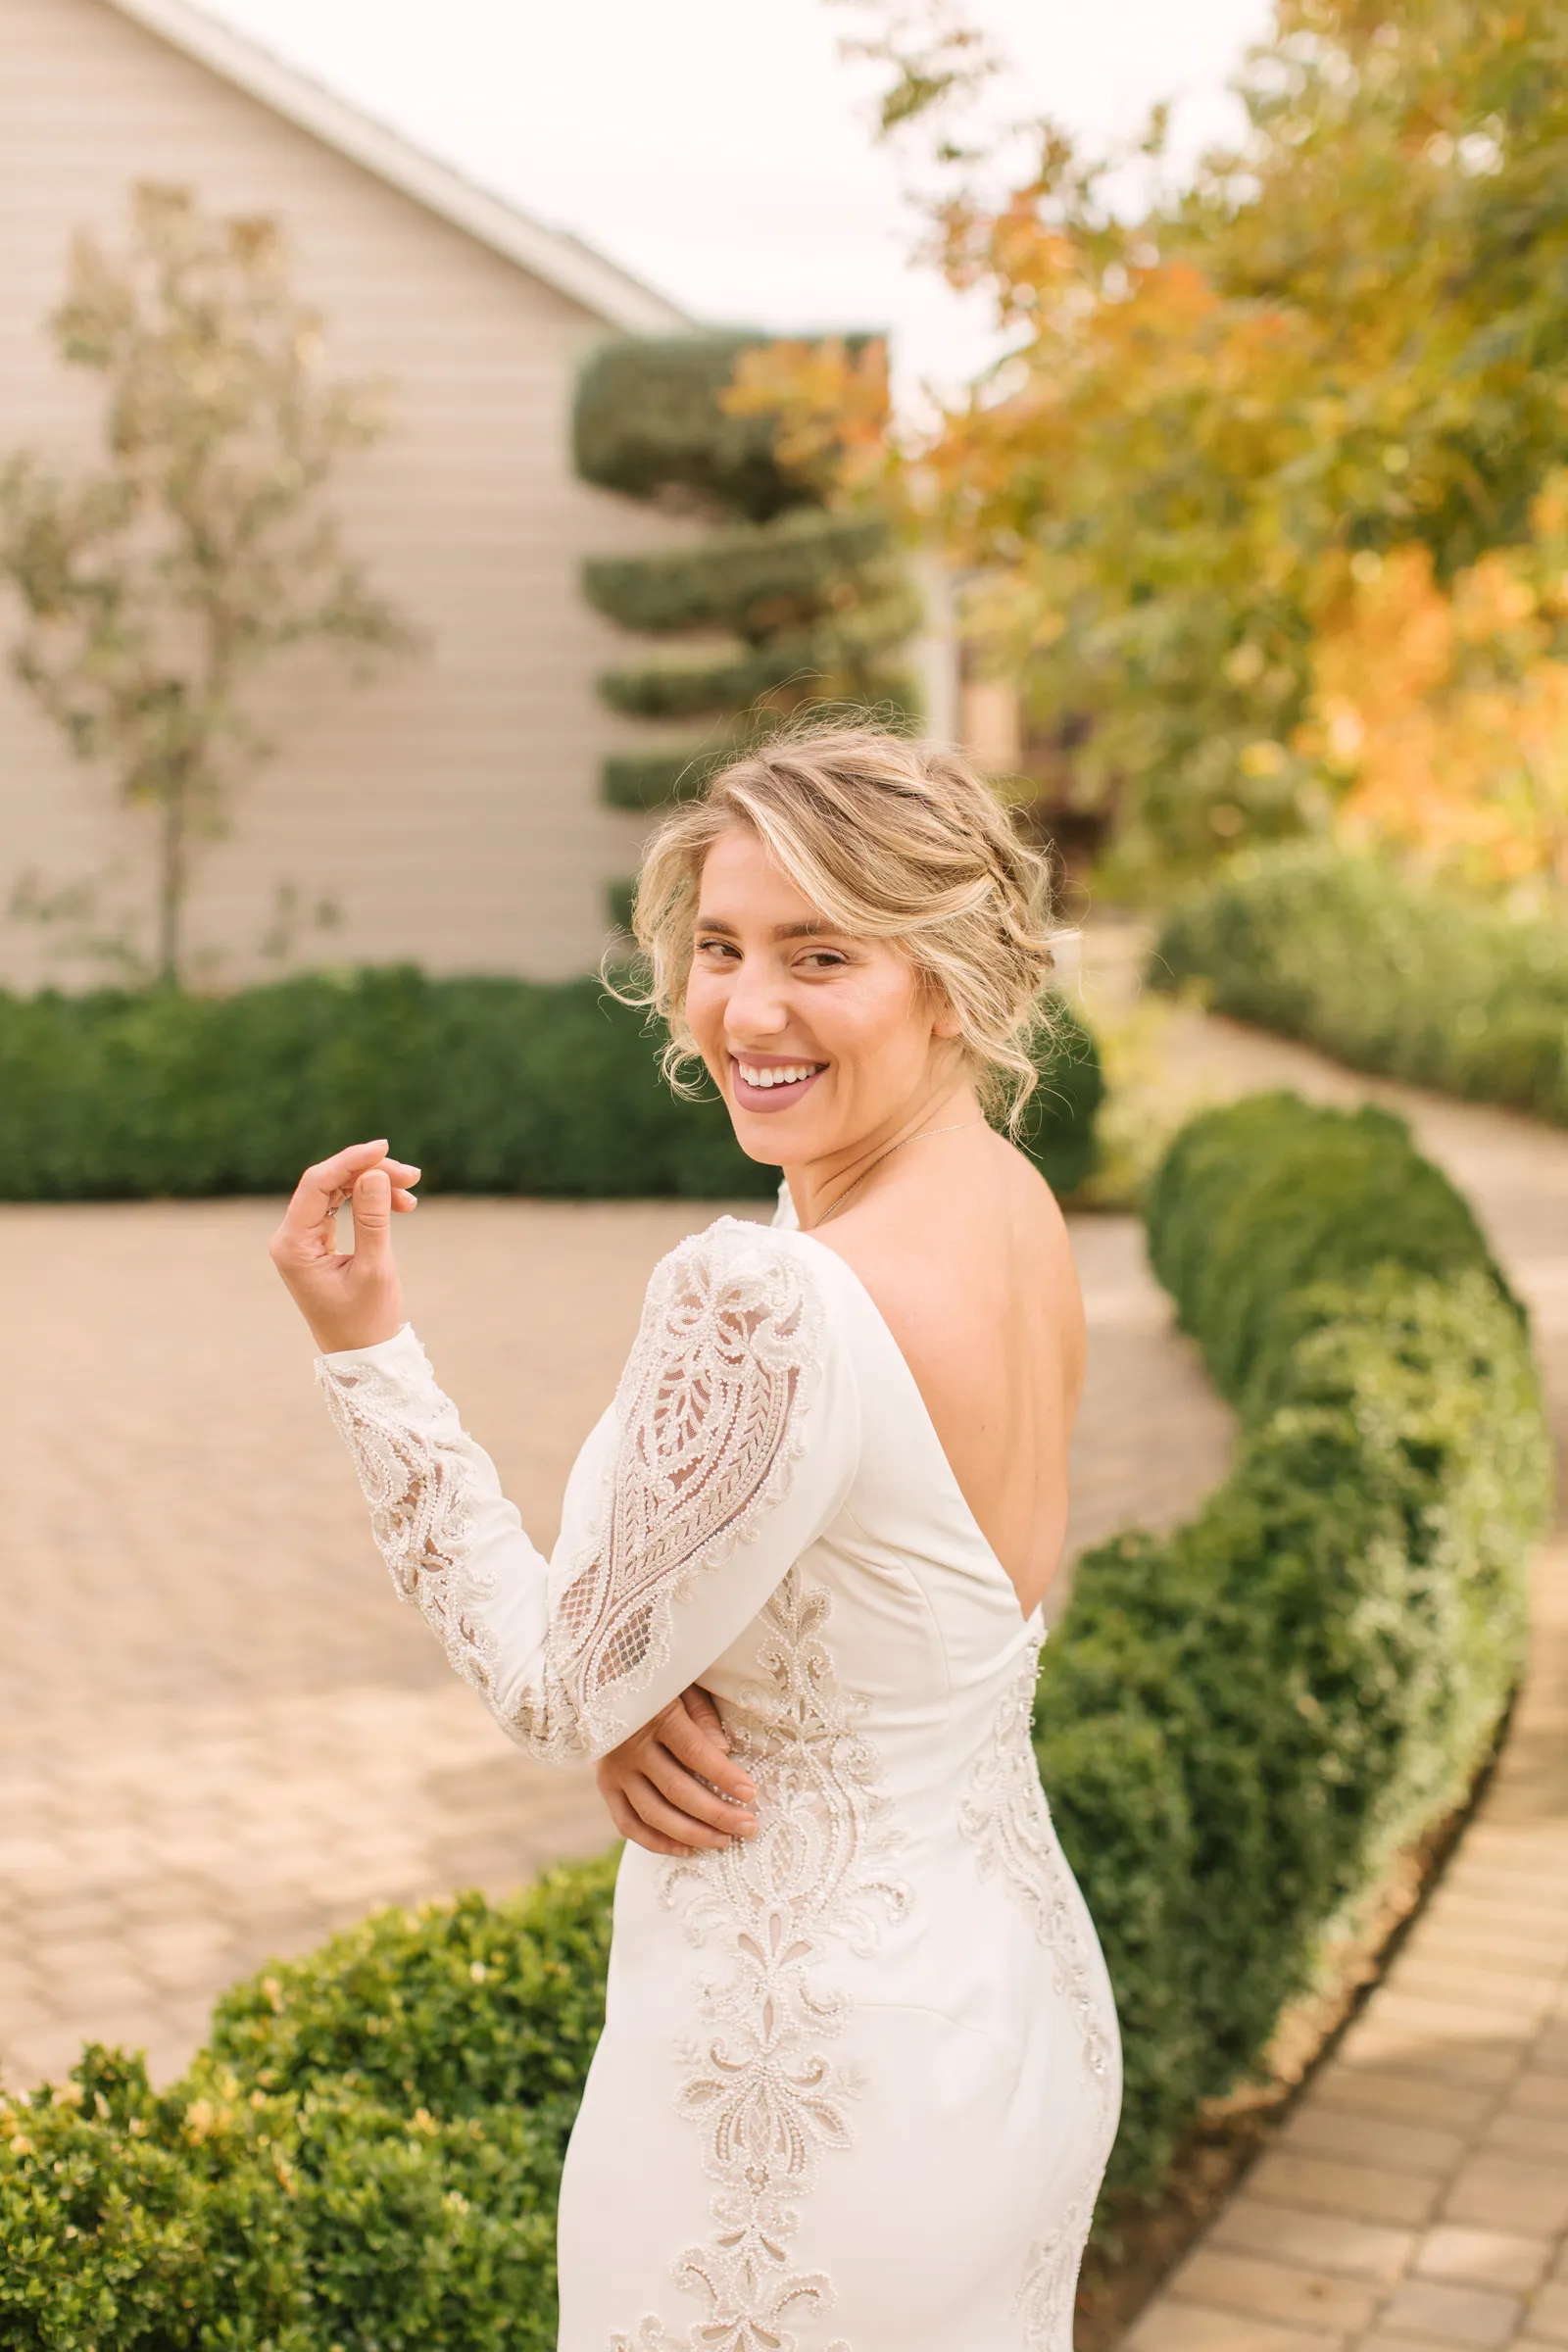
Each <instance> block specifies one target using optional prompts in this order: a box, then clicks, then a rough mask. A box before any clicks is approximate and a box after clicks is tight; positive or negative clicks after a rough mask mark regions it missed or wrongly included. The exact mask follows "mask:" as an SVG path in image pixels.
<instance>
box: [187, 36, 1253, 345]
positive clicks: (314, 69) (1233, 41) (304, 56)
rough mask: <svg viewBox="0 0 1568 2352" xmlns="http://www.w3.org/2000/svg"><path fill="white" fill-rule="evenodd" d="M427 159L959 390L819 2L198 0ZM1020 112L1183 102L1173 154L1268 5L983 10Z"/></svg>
mask: <svg viewBox="0 0 1568 2352" xmlns="http://www.w3.org/2000/svg"><path fill="white" fill-rule="evenodd" d="M203 4H204V5H206V6H207V7H208V8H209V9H210V10H211V12H212V13H213V14H214V15H219V16H222V17H224V18H226V19H227V20H228V21H229V22H231V23H232V24H234V25H237V26H239V28H240V29H241V30H243V31H246V32H248V33H250V34H251V35H252V36H253V37H254V38H256V39H258V40H261V41H264V42H266V43H267V44H268V45H269V46H270V47H271V48H273V49H276V50H278V51H279V52H280V53H282V54H283V55H284V56H286V57H288V58H290V59H291V60H293V61H294V62H295V63H296V64H298V65H301V66H304V67H305V68H306V69H307V70H308V71H309V72H311V73H314V74H315V75H316V76H317V77H318V78H319V79H320V80H322V81H325V82H328V83H330V84H332V85H333V86H334V87H336V88H338V89H340V90H341V91H343V92H344V93H345V94H346V95H347V96H348V97H350V98H352V99H353V100H354V101H355V102H356V103H357V104H359V105H361V106H363V107H365V108H366V109H367V110H368V111H369V112H371V113H373V114H376V115H379V116H381V117H382V118H383V119H384V120H385V121H387V122H390V123H395V124H396V125H397V126H398V127H399V128H400V129H402V130H404V131H405V132H406V133H408V134H409V135H411V136H412V137H413V138H415V139H416V140H417V141H418V143H419V144H420V145H422V146H424V147H427V148H429V149H430V150H432V151H433V152H434V153H436V154H438V155H440V156H442V157H444V158H445V159H446V160H448V161H449V162H452V163H455V164H456V165H458V166H459V167H460V168H461V169H462V170H464V171H465V172H467V173H469V174H470V175H471V176H472V177H475V178H478V179H481V180H485V181H487V182H489V183H490V184H491V185H492V186H494V187H496V188H498V189H500V190H501V191H502V192H503V193H505V194H507V195H510V196H512V197H514V198H515V200H516V201H518V202H519V203H521V204H523V205H525V206H526V207H527V208H528V209H529V210H530V211H531V212H533V213H535V214H536V215H538V216H539V217H540V218H541V219H544V220H547V221H555V222H558V223H560V224H562V225H564V226H565V227H569V228H572V229H574V230H575V231H576V232H577V233H578V235H579V236H583V237H586V238H587V239H588V240H589V241H590V242H591V243H593V244H595V245H598V246H599V247H600V248H601V249H602V250H603V251H604V252H606V253H608V254H610V255H613V257H614V259H615V260H617V261H619V262H621V263H623V264H624V265H625V266H626V267H627V268H629V269H631V270H634V271H636V272H637V273H638V274H639V275H641V276H643V277H645V278H647V279H648V280H649V281H650V282H651V283H653V284H655V285H657V286H659V287H661V288H662V290H663V291H665V292H666V293H668V294H670V295H672V296H673V297H674V299H675V300H676V301H677V302H679V303H681V304H683V305H684V306H685V307H687V308H688V309H690V310H691V311H692V312H693V313H694V314H695V315H697V316H698V317H701V318H704V319H715V320H733V321H740V322H745V323H748V324H759V325H766V326H776V327H784V328H796V327H809V326H819V325H869V326H887V327H891V328H892V329H893V330H894V333H895V336H896V338H897V341H898V345H899V350H900V359H901V369H900V372H901V376H902V378H903V380H904V382H905V383H906V384H910V383H912V382H913V381H915V380H917V379H919V378H921V377H925V376H935V377H938V378H940V379H949V380H951V379H952V378H953V377H955V376H956V374H958V373H959V372H961V370H962V368H963V367H964V365H965V363H966V362H968V361H970V360H972V359H973V358H974V357H975V356H977V353H978V349H979V341H978V336H979V327H978V321H976V320H974V319H966V318H965V317H964V316H963V315H962V313H961V312H960V310H959V309H958V306H956V304H955V303H954V302H953V301H952V298H951V297H949V296H947V295H946V294H945V293H944V292H943V291H942V290H941V289H940V288H939V287H937V286H936V285H935V284H934V283H933V282H932V280H931V277H930V274H929V272H925V271H922V270H916V269H913V268H911V267H910V265H909V262H908V259H907V255H908V247H909V242H910V238H909V222H908V219H907V215H906V214H905V212H904V211H903V210H902V208H901V205H900V201H899V196H898V189H897V175H896V171H895V168H894V166H893V164H892V162H891V160H890V159H889V158H888V157H887V156H886V155H885V154H882V153H880V152H879V151H878V150H877V149H876V148H875V147H874V145H873V143H872V140H871V136H870V131H869V128H868V126H867V121H866V96H867V89H868V84H867V80H866V76H865V71H864V69H863V68H862V69H860V70H859V71H858V72H857V71H856V70H855V69H853V68H851V67H849V66H847V65H846V64H845V63H844V62H843V61H842V60H841V58H840V56H839V54H838V44H839V42H840V40H841V39H842V38H843V37H844V35H845V33H846V32H847V31H848V30H850V29H852V28H853V13H852V12H849V11H846V10H845V9H842V8H836V7H834V6H832V5H830V0H203ZM971 14H972V16H973V17H974V19H975V20H976V21H979V22H982V23H984V24H985V25H987V26H989V27H990V28H991V30H992V31H993V33H994V35H995V36H996V38H997V39H998V41H999V42H1000V43H1001V45H1002V46H1003V47H1004V48H1005V51H1006V52H1007V54H1008V56H1009V57H1010V58H1011V59H1012V61H1013V63H1014V68H1015V78H1014V81H1013V86H1012V89H1011V90H1010V92H1009V97H1010V98H1012V99H1013V100H1014V101H1015V105H1016V111H1017V112H1018V113H1019V114H1023V113H1029V112H1038V111H1042V110H1047V111H1050V112H1052V113H1054V115H1056V116H1057V117H1058V118H1060V119H1061V120H1063V121H1064V122H1066V123H1068V124H1069V125H1071V126H1072V127H1074V128H1076V129H1079V130H1081V131H1083V132H1086V133H1087V134H1088V135H1089V136H1090V137H1091V138H1095V139H1101V138H1114V137H1115V136H1116V135H1117V134H1118V133H1122V132H1125V131H1128V130H1130V129H1133V128H1136V126H1137V125H1138V124H1139V123H1140V122H1141V121H1142V119H1143V117H1144V115H1145V113H1146V111H1147V109H1148V107H1149V106H1150V105H1151V103H1152V101H1154V100H1155V99H1158V98H1163V97H1174V98H1176V99H1177V100H1178V101H1179V106H1178V112H1177V118H1176V121H1177V128H1178V140H1179V143H1180V145H1181V146H1182V147H1183V148H1184V149H1186V150H1189V151H1190V150H1192V149H1194V148H1196V147H1199V146H1201V145H1202V144H1204V143H1205V142H1206V140H1207V139H1209V138H1211V137H1214V136H1217V135H1223V134H1224V133H1225V132H1226V130H1227V129H1229V128H1231V127H1234V123H1235V120H1236V118H1235V115H1234V112H1233V111H1232V107H1231V103H1230V102H1229V101H1228V100H1227V99H1226V97H1225V95H1224V85H1225V82H1226V80H1227V78H1228V77H1229V75H1230V74H1231V73H1232V72H1233V71H1234V69H1235V66H1236V64H1237V62H1238V60H1239V58H1240V56H1241V52H1242V50H1243V48H1244V46H1245V45H1246V43H1247V42H1248V41H1250V40H1252V39H1255V38H1257V37H1258V36H1259V35H1260V34H1261V32H1262V31H1263V29H1264V27H1265V25H1266V22H1267V19H1268V16H1269V14H1270V10H1269V6H1268V0H974V5H973V7H972V10H971Z"/></svg>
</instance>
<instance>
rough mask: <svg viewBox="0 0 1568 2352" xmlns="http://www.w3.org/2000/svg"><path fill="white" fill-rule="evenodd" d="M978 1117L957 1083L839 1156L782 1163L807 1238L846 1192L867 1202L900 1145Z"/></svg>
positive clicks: (973, 1101)
mask: <svg viewBox="0 0 1568 2352" xmlns="http://www.w3.org/2000/svg"><path fill="white" fill-rule="evenodd" d="M983 1117H984V1113H983V1112H982V1110H981V1108H980V1103H979V1101H978V1098H977V1097H976V1095H975V1091H974V1088H973V1087H972V1086H971V1085H970V1084H969V1083H968V1082H967V1080H960V1081H959V1082H958V1084H956V1085H952V1086H948V1087H944V1088H940V1089H934V1090H933V1091H932V1092H931V1094H930V1095H929V1096H927V1097H924V1098H923V1099H921V1100H920V1101H919V1102H917V1103H909V1104H907V1105H906V1107H905V1109H904V1110H903V1111H902V1112H900V1113H899V1114H898V1115H896V1116H895V1117H893V1118H890V1119H887V1120H884V1121H883V1122H882V1123H881V1124H880V1125H878V1126H877V1127H875V1128H873V1129H871V1130H870V1132H869V1133H868V1134H866V1135H863V1136H860V1137H858V1139H857V1141H856V1142H855V1143H854V1144H852V1145H849V1146H847V1147H846V1148H844V1149H842V1150H840V1151H836V1152H824V1153H823V1154H822V1155H821V1156H820V1157H819V1158H816V1159H809V1160H798V1161H796V1162H794V1163H793V1164H786V1166H785V1169H784V1175H785V1179H786V1181H787V1182H788V1185H789V1188H790V1199H791V1201H793V1202H794V1204H795V1214H796V1217H797V1219H798V1220H799V1223H800V1226H801V1229H802V1231H803V1232H806V1233H809V1231H810V1230H811V1228H812V1227H813V1226H814V1225H820V1224H821V1223H822V1222H823V1221H824V1219H826V1218H827V1217H829V1216H831V1215H832V1214H833V1212H834V1209H835V1207H836V1205H837V1204H838V1203H839V1202H840V1201H845V1202H847V1201H848V1199H849V1196H850V1195H851V1194H852V1193H853V1194H854V1197H855V1201H856V1202H857V1203H858V1202H860V1201H865V1200H867V1199H868V1198H870V1197H871V1196H872V1195H873V1194H874V1193H875V1191H876V1189H877V1178H876V1176H875V1175H874V1174H873V1172H872V1171H873V1170H874V1169H876V1168H878V1167H879V1166H880V1164H881V1162H882V1161H883V1160H886V1159H891V1158H892V1157H893V1155H894V1153H895V1152H897V1153H899V1154H900V1155H901V1157H902V1155H903V1153H904V1148H905V1146H906V1145H907V1144H914V1143H917V1142H919V1141H920V1140H921V1139H923V1138H924V1137H926V1136H929V1135H932V1134H943V1135H951V1134H956V1132H957V1131H958V1130H959V1129H960V1128H963V1127H971V1126H978V1125H979V1124H980V1122H981V1120H982V1118H983Z"/></svg>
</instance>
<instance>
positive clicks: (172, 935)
mask: <svg viewBox="0 0 1568 2352" xmlns="http://www.w3.org/2000/svg"><path fill="white" fill-rule="evenodd" d="M185 849H186V843H185V787H184V784H183V782H181V783H178V784H175V785H174V786H173V787H172V790H171V791H170V794H169V797H168V799H167V800H166V801H165V802H164V806H163V822H162V825H161V826H160V828H159V837H158V985H159V987H160V988H178V986H179V984H180V961H181V957H182V956H183V952H184V940H183V937H182V931H183V925H184V916H185V883H186V878H187V875H186V857H185Z"/></svg>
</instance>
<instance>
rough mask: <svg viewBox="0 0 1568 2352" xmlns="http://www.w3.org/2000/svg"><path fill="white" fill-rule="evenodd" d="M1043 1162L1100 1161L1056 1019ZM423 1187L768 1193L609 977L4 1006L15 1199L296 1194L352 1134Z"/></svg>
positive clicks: (1079, 1170)
mask: <svg viewBox="0 0 1568 2352" xmlns="http://www.w3.org/2000/svg"><path fill="white" fill-rule="evenodd" d="M1046 1067H1047V1084H1046V1085H1045V1086H1044V1087H1043V1088H1042V1089H1041V1093H1040V1096H1039V1098H1038V1103H1037V1106H1035V1107H1034V1108H1033V1110H1032V1113H1031V1128H1030V1139H1029V1148H1030V1149H1031V1151H1032V1152H1034V1153H1035V1156H1036V1157H1037V1158H1038V1160H1039V1162H1040V1164H1041V1166H1042V1168H1043V1169H1044V1170H1045V1172H1046V1174H1047V1176H1048V1177H1049V1178H1050V1179H1051V1181H1052V1183H1053V1184H1054V1185H1055V1187H1056V1188H1057V1190H1058V1191H1061V1192H1070V1191H1071V1190H1072V1189H1073V1188H1074V1187H1075V1186H1076V1185H1077V1184H1079V1183H1081V1182H1082V1180H1083V1178H1084V1177H1085V1176H1086V1175H1087V1174H1088V1172H1089V1170H1090V1168H1091V1166H1092V1165H1093V1160H1094V1122H1095V1114H1096V1112H1097V1110H1098V1108H1099V1103H1100V1098H1101V1094H1102V1092H1103V1081H1102V1078H1101V1073H1100V1063H1099V1059H1098V1056H1097V1055H1096V1053H1095V1049H1094V1045H1093V1041H1092V1040H1091V1039H1090V1038H1089V1036H1088V1034H1087V1032H1086V1031H1085V1030H1084V1029H1083V1027H1082V1026H1081V1024H1080V1023H1079V1022H1078V1021H1077V1020H1076V1019H1075V1018H1074V1016H1073V1014H1072V1013H1071V1011H1070V1010H1069V1009H1068V1007H1067V1006H1065V1005H1063V1006H1062V1007H1061V1012H1060V1021H1059V1025H1058V1033H1057V1038H1056V1041H1055V1043H1054V1047H1053V1049H1052V1051H1051V1053H1050V1054H1049V1055H1048V1057H1047V1064H1046ZM372 1135H386V1136H390V1137H391V1138H392V1140H393V1143H394V1146H395V1148H396V1149H397V1150H398V1151H399V1152H402V1153H403V1154H404V1155H405V1156H406V1157H408V1158H410V1159H415V1160H417V1161H418V1163H419V1165H420V1166H421V1167H422V1168H423V1169H424V1172H425V1183H426V1186H427V1189H428V1190H429V1192H431V1193H432V1194H433V1193H438V1192H443V1191H445V1192H468V1193H530V1194H541V1195H557V1196H566V1197H571V1198H588V1199H606V1200H608V1199H626V1198H647V1197H650V1196H661V1195H662V1196H670V1195H673V1196H676V1197H678V1198H686V1199H692V1200H700V1201H711V1200H740V1199H763V1198H765V1197H766V1196H767V1195H768V1194H770V1193H771V1192H773V1191H774V1189H775V1188H776V1186H777V1183H778V1173H777V1170H776V1169H771V1168H766V1167H761V1166H760V1165H759V1164H758V1163H757V1161H755V1160H751V1159H748V1158H747V1157H746V1156H745V1154H744V1153H743V1152H741V1150H740V1148H739V1146H738V1145H737V1144H736V1142H735V1139H734V1136H733V1134H732V1132H731V1130H730V1124H729V1119H728V1116H727V1114H726V1113H725V1111H724V1108H723V1105H722V1104H721V1103H719V1102H718V1101H717V1100H716V1099H714V1100H713V1101H711V1102H708V1103H680V1102H677V1101H676V1100H675V1099H674V1097H673V1096H672V1095H671V1094H670V1093H669V1090H668V1088H667V1087H666V1086H665V1085H664V1084H663V1082H662V1079H661V1077H660V1075H659V1068H658V1050H657V1046H656V1043H655V1041H654V1039H653V1038H652V1037H651V1036H650V1034H649V1032H648V1030H647V1029H646V1027H645V1025H644V1022H643V1018H642V1015H641V1014H640V1013H638V1012H636V1011H634V1010H632V1009H630V1008H629V1007H627V1006H625V1005H618V1004H616V1003H615V1002H614V1001H613V999H612V998H610V997H608V996H607V995H606V993H605V990H604V988H603V986H602V985H601V983H600V982H599V981H598V980H597V979H582V980H569V981H565V982H563V983H561V984H559V985H557V986H553V987H551V986H544V985H541V984H538V983H535V982H531V981H526V980H510V979H482V978H481V979H454V980H435V979H430V978H427V977H426V976H425V975H424V974H422V973H420V972H417V971H414V970H409V969H393V970H384V971H359V972H352V973H348V974H344V975H342V976H334V975H332V974H329V973H312V974H310V975H308V976H306V977H304V978H301V979H296V980H285V981H281V982H279V983H277V984H276V985H275V986H273V987H269V988H257V989H248V990H245V991H243V992H242V993H240V994H238V995H235V996H230V997H187V996H178V995H174V994H172V993H169V992H164V991H159V992H156V993H152V994H145V995H124V994H120V993H113V994H111V993H107V992H106V993H103V994H100V995H96V996H90V997H62V996H55V995H46V996H39V997H30V998H21V997H0V1200H10V1201H84V1200H136V1199H145V1198H147V1197H149V1196H157V1195H186V1196H198V1197H199V1196H203V1195H210V1194H220V1193H270V1192H281V1191H285V1190H286V1189H287V1188H288V1187H289V1186H291V1185H292V1184H293V1182H294V1180H295V1178H296V1177H297V1176H298V1174H299V1171H300V1170H301V1168H303V1167H306V1166H308V1165H309V1164H310V1162H311V1161H313V1160H316V1159H319V1158H320V1157H321V1156H322V1154H323V1153H325V1152H329V1151H332V1150H335V1148H336V1147H337V1146H338V1145H339V1144H340V1143H345V1142H351V1141H353V1140H355V1139H357V1138H359V1137H361V1136H372Z"/></svg>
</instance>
